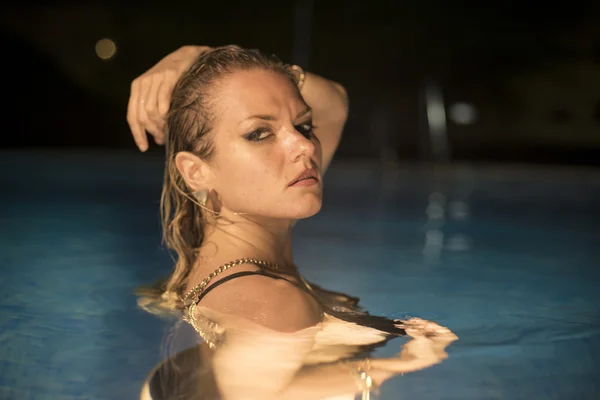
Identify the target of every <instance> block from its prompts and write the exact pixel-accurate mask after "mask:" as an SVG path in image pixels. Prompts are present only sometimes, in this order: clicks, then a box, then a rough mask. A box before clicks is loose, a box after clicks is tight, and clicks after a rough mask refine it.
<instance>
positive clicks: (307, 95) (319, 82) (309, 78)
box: [301, 72, 348, 172]
mask: <svg viewBox="0 0 600 400" xmlns="http://www.w3.org/2000/svg"><path fill="white" fill-rule="evenodd" d="M301 93H302V97H303V98H304V101H306V103H307V104H308V105H309V107H310V108H312V110H313V124H314V125H315V126H316V129H315V134H316V135H317V137H318V138H319V141H320V142H321V148H322V153H323V167H322V172H325V170H326V169H327V167H328V166H329V163H330V162H331V159H332V158H333V155H334V153H335V151H336V149H337V147H338V145H339V143H340V139H341V137H342V131H343V130H344V125H345V123H346V119H347V117H348V95H347V93H346V89H344V87H343V86H342V85H340V84H339V83H336V82H333V81H330V80H328V79H325V78H323V77H321V76H319V75H316V74H313V73H310V72H307V73H306V78H305V80H304V84H303V85H302V89H301Z"/></svg>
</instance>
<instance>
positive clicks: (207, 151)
mask: <svg viewBox="0 0 600 400" xmlns="http://www.w3.org/2000/svg"><path fill="white" fill-rule="evenodd" d="M251 69H266V70H270V71H274V72H278V73H281V74H284V75H285V76H287V77H289V79H291V80H292V81H293V80H294V79H295V78H294V75H293V74H292V73H291V71H290V69H289V68H288V66H286V65H285V64H283V63H282V62H281V61H280V60H279V59H278V58H277V57H275V56H273V55H266V54H264V53H262V52H260V51H258V50H249V49H244V48H242V47H239V46H235V45H231V46H224V47H219V48H215V49H212V50H211V51H209V52H206V53H204V54H202V55H200V56H199V57H198V59H196V61H195V62H194V63H193V64H192V65H191V67H190V68H189V69H188V71H187V72H185V73H184V74H183V76H182V77H181V78H180V79H179V81H178V82H177V84H176V85H175V88H174V89H173V93H172V95H171V104H170V108H169V112H168V115H167V120H166V127H165V139H166V140H165V152H166V157H165V173H164V181H163V188H162V195H161V202H160V210H161V220H162V231H163V242H164V243H165V245H166V246H167V247H168V248H169V249H170V250H171V251H173V252H174V253H175V255H176V262H175V267H174V268H173V271H172V273H171V275H170V276H169V277H168V278H167V279H166V280H163V281H160V282H159V283H156V284H154V285H153V286H151V287H145V288H141V289H139V290H138V295H140V297H139V301H138V303H139V304H140V306H142V307H143V308H145V309H147V310H149V311H156V310H155V307H156V306H158V307H159V308H161V309H164V308H170V309H175V308H177V307H178V306H180V305H181V304H179V299H180V296H181V295H182V291H183V290H184V288H185V286H186V285H187V280H188V278H189V274H190V272H191V269H192V266H193V265H194V262H195V260H196V258H197V256H198V250H199V248H200V246H201V245H202V240H203V228H204V223H205V219H204V216H203V213H202V208H201V207H200V206H199V205H198V203H197V201H196V200H195V198H194V196H193V194H192V191H191V189H190V188H189V187H188V186H187V185H186V183H185V181H184V179H183V177H182V176H181V174H180V173H179V171H178V170H177V167H176V165H175V156H176V155H177V153H179V152H182V151H185V152H190V153H193V154H195V155H196V156H198V157H200V158H202V159H205V160H208V159H210V158H211V156H212V155H213V153H214V148H213V145H212V141H211V135H210V133H211V132H212V131H213V130H214V124H215V115H214V106H215V104H216V102H217V101H218V100H217V99H216V96H215V95H216V94H217V93H216V92H217V90H218V88H217V87H216V85H215V84H216V83H218V81H219V80H221V79H223V78H225V77H226V76H227V75H230V74H232V73H234V72H236V71H244V70H251Z"/></svg>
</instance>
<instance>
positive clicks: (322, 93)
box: [127, 46, 348, 170]
mask: <svg viewBox="0 0 600 400" xmlns="http://www.w3.org/2000/svg"><path fill="white" fill-rule="evenodd" d="M207 51H210V47H207V46H183V47H181V48H179V49H177V50H175V51H174V52H172V53H171V54H169V55H167V56H166V57H164V58H163V59H162V60H160V61H159V62H158V63H157V64H156V65H154V66H153V67H152V68H150V69H149V70H148V71H146V72H144V73H143V74H142V75H140V76H139V77H138V78H136V79H135V80H134V81H133V82H132V84H131V93H130V97H129V104H128V107H127V122H128V123H129V127H130V129H131V133H132V135H133V138H134V140H135V142H136V144H137V146H138V148H139V149H140V150H141V151H146V150H147V149H148V137H147V134H149V135H151V136H152V137H153V138H154V141H155V142H156V143H157V144H163V142H164V133H163V130H164V124H165V118H166V115H167V112H168V111H169V103H170V100H171V92H172V91H173V88H174V87H175V84H176V83H177V81H178V80H179V78H180V77H181V75H182V74H183V73H184V72H185V71H186V70H187V69H188V68H189V66H190V65H191V64H192V63H193V62H194V60H195V59H196V58H197V57H198V56H199V55H201V54H202V53H204V52H207ZM301 93H302V96H303V97H304V100H305V101H306V103H307V104H308V105H309V106H310V107H311V108H312V109H313V123H314V124H315V126H316V127H317V129H316V134H317V137H318V138H319V140H320V141H321V145H322V148H323V170H325V169H326V168H327V166H328V165H329V163H330V162H331V159H332V158H333V155H334V153H335V151H336V149H337V146H338V144H339V142H340V138H341V135H342V131H343V129H344V124H345V122H346V117H347V115H348V97H347V94H346V90H345V89H344V87H343V86H342V85H340V84H339V83H336V82H333V81H330V80H328V79H325V78H323V77H320V76H318V75H316V74H313V73H310V72H307V73H306V78H305V81H304V84H303V86H302V90H301Z"/></svg>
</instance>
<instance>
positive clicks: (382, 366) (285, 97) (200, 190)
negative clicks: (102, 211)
mask: <svg viewBox="0 0 600 400" xmlns="http://www.w3.org/2000/svg"><path fill="white" fill-rule="evenodd" d="M347 112H348V101H347V96H346V92H345V90H344V88H343V87H342V86H341V85H339V84H337V83H335V82H332V81H329V80H326V79H324V78H322V77H319V76H317V75H314V74H311V73H305V72H304V71H303V70H302V69H301V68H300V67H297V66H286V65H284V64H282V63H281V62H280V61H278V60H277V59H276V58H274V57H270V56H267V55H265V54H263V53H261V52H259V51H256V50H247V49H243V48H240V47H238V46H225V47H219V48H214V49H213V48H208V47H204V46H199V47H195V46H186V47H183V48H181V49H179V50H177V51H176V52H174V53H172V54H170V55H169V56H167V57H166V58H165V59H163V60H161V62H159V63H158V64H157V65H156V66H154V67H153V68H152V69H151V70H149V71H148V72H147V73H146V74H144V75H142V76H141V77H140V78H138V79H136V80H135V81H134V82H133V84H132V91H131V98H130V102H129V109H128V122H129V124H130V127H131V130H132V133H133V136H134V138H135V140H136V143H137V145H138V147H139V148H140V150H142V151H145V150H146V149H147V147H148V144H147V138H146V135H145V132H144V131H147V132H148V133H149V134H151V135H152V136H153V137H154V139H155V141H156V142H157V143H159V144H162V143H165V145H166V146H165V148H166V167H165V180H164V185H163V194H162V202H161V206H162V217H163V229H164V237H165V241H166V243H167V245H168V246H169V247H170V248H171V249H173V250H174V251H175V252H176V253H177V263H176V265H175V268H174V271H173V273H172V274H171V276H170V277H169V279H168V280H167V282H166V284H165V285H164V287H163V288H162V292H161V299H162V303H163V305H164V304H168V305H170V306H171V307H172V308H174V309H179V310H182V311H183V316H184V318H185V320H186V321H187V322H188V323H189V326H191V327H193V328H194V330H195V331H196V332H197V334H199V336H200V337H202V338H203V339H204V344H202V345H200V346H198V347H197V348H192V349H191V350H187V351H186V352H181V353H180V354H179V355H178V356H177V357H174V358H173V359H172V360H171V361H172V363H171V365H173V366H175V367H173V368H171V370H170V371H166V370H165V368H164V366H161V367H159V368H158V369H157V370H155V372H154V373H153V374H151V379H150V380H149V382H148V383H147V384H146V385H145V387H144V390H143V393H142V397H143V398H154V399H155V400H158V398H159V397H160V398H175V397H177V396H183V397H177V398H207V397H209V396H208V395H207V393H208V392H211V393H213V394H214V393H219V396H221V397H222V398H226V399H241V398H248V399H251V398H252V399H253V398H257V399H258V398H260V399H271V398H272V399H288V398H289V399H291V398H299V399H309V398H315V399H316V398H333V397H332V396H339V395H348V396H350V398H352V396H353V395H354V393H356V392H362V393H363V398H367V397H365V396H368V394H369V393H370V390H371V389H372V387H373V386H377V385H380V384H381V383H382V382H383V381H384V380H386V379H388V378H389V377H391V376H393V375H394V374H398V373H403V372H409V371H414V370H417V369H422V368H425V367H427V366H430V365H433V364H435V363H438V362H440V360H442V359H443V358H445V357H446V353H445V352H444V348H445V347H446V346H447V345H448V344H449V343H451V342H452V341H454V340H455V339H456V336H455V335H453V334H452V333H451V332H450V331H449V330H448V329H446V328H443V327H440V326H439V325H437V324H435V323H432V322H428V321H423V320H420V319H416V318H414V319H410V320H408V321H391V320H387V319H385V318H378V317H372V316H369V315H368V314H366V313H365V312H363V311H362V310H360V309H359V308H358V307H357V299H354V298H351V297H348V296H345V295H342V294H338V293H333V292H328V291H325V290H323V289H321V288H319V287H317V286H315V285H311V284H309V283H307V282H306V281H305V280H304V279H303V278H302V277H301V275H300V274H299V272H298V270H297V268H296V266H295V265H294V262H293V257H292V248H291V231H292V226H293V224H294V222H295V221H296V220H299V219H302V218H307V217H310V216H312V215H314V214H316V213H317V212H318V211H319V209H320V208H321V201H322V182H323V173H324V172H325V170H326V168H327V166H328V165H329V162H330V161H331V159H332V157H333V154H334V152H335V149H336V147H337V145H338V143H339V140H340V137H341V133H342V130H343V127H344V123H345V121H346V116H347ZM163 132H164V133H163ZM405 332H406V333H407V334H408V335H410V336H411V337H413V339H412V340H411V341H410V342H409V343H407V344H405V346H404V349H403V351H402V352H401V353H400V354H399V356H398V357H395V358H391V359H373V360H370V359H368V358H364V357H363V356H362V353H364V351H365V350H369V349H370V348H372V346H373V345H376V344H380V343H383V342H385V341H386V340H388V339H389V338H391V337H394V336H398V335H403V334H404V333H405ZM258 356H260V361H257V357H258ZM265 357H266V358H265ZM206 366H208V367H209V368H208V369H207V368H205V367H206ZM207 370H210V372H206V371H207ZM174 371H175V372H174ZM182 371H183V372H182ZM350 372H353V373H350ZM158 375H160V379H162V382H163V384H162V386H161V385H156V384H155V383H156V376H158ZM192 375H193V376H194V377H195V378H194V379H191V380H190V379H188V378H189V376H192ZM165 379H167V380H171V383H168V382H166V383H165ZM153 382H154V383H153ZM174 382H177V383H174ZM190 382H192V383H190ZM199 382H201V384H200V383H199ZM207 382H213V383H214V385H210V384H208V383H207ZM209 387H211V388H213V389H214V390H212V389H210V390H209ZM183 388H185V389H183ZM176 392H177V394H175V393H176ZM183 392H185V393H183ZM186 396H187V397H186Z"/></svg>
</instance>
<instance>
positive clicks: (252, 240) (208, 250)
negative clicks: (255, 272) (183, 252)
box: [200, 216, 293, 268]
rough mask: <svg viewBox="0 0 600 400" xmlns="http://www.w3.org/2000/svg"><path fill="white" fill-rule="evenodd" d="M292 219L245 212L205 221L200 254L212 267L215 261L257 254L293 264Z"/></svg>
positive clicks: (257, 256)
mask: <svg viewBox="0 0 600 400" xmlns="http://www.w3.org/2000/svg"><path fill="white" fill-rule="evenodd" d="M292 223H293V221H289V220H266V219H261V220H258V219H254V218H250V217H245V216H236V217H235V218H219V219H217V220H215V221H211V223H208V224H207V225H206V228H205V230H204V241H203V242H204V243H203V245H202V249H201V251H200V257H201V258H202V259H203V260H204V261H206V262H207V264H213V265H212V266H211V267H213V266H214V263H215V262H216V263H224V262H228V261H232V260H235V259H239V258H256V259H259V260H263V261H269V262H273V263H276V264H278V265H279V266H280V267H282V268H286V267H287V268H291V267H292V266H293V259H292V246H291V240H292V238H291V228H292ZM211 260H212V261H211ZM222 260H226V261H222Z"/></svg>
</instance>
